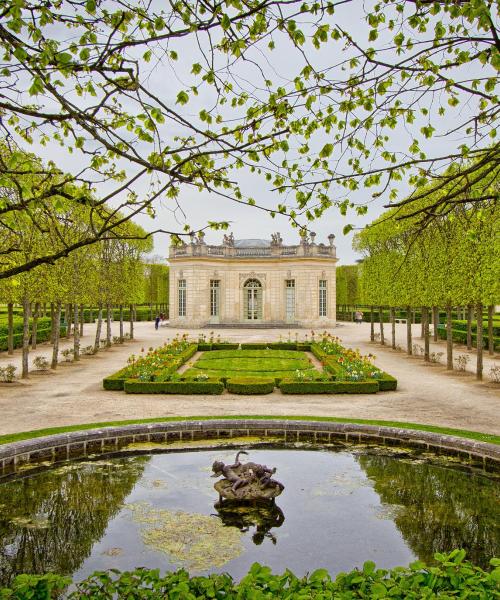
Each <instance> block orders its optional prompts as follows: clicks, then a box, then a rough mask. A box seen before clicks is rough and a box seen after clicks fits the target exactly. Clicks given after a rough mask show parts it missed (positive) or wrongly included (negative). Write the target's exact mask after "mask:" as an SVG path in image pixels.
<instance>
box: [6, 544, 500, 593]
mask: <svg viewBox="0 0 500 600" xmlns="http://www.w3.org/2000/svg"><path fill="white" fill-rule="evenodd" d="M464 557H465V551H464V550H453V551H452V552H451V553H450V554H440V553H436V554H435V555H434V558H435V560H436V563H437V564H435V565H433V566H432V567H431V566H429V567H428V566H427V565H426V564H425V563H423V562H421V561H416V562H414V563H412V564H411V565H410V566H409V567H396V568H394V569H390V570H386V569H377V568H376V565H375V563H373V562H372V561H366V562H365V563H364V564H363V567H362V569H353V570H352V571H349V572H347V573H345V572H343V573H339V574H338V575H337V576H336V577H335V578H332V577H331V576H330V575H329V573H328V571H327V570H326V569H317V570H316V571H313V572H312V573H311V574H308V575H306V576H305V577H300V578H298V577H296V576H295V575H294V574H293V573H292V572H291V571H289V570H286V571H285V573H284V574H279V575H274V574H273V573H272V571H271V569H270V568H269V567H264V566H262V565H260V564H258V563H254V564H253V565H252V566H251V568H250V570H249V572H248V573H247V574H246V575H245V576H244V577H243V578H242V579H241V580H240V581H239V582H238V583H236V582H234V581H233V579H232V577H231V576H230V575H229V574H227V573H222V574H216V573H214V574H211V575H204V576H197V577H190V576H189V573H187V571H185V570H184V569H180V570H179V571H169V572H167V573H165V574H163V575H161V574H160V571H159V569H156V570H149V569H145V568H143V567H141V568H138V569H135V571H126V572H123V573H122V572H120V571H118V570H115V569H113V570H111V571H96V572H95V573H93V574H92V575H90V576H89V577H88V578H87V579H85V580H84V581H81V582H80V583H77V584H76V586H75V589H73V591H71V592H69V594H68V595H67V596H65V597H68V599H69V600H84V599H89V598H92V599H97V598H101V599H103V600H104V599H109V598H130V599H132V598H134V600H147V599H153V598H172V599H174V598H178V599H181V598H185V599H191V598H192V599H194V598H197V599H198V600H208V599H209V598H226V599H227V600H235V599H236V598H240V599H243V598H256V599H257V598H259V599H263V598H273V599H276V600H285V599H287V598H304V599H306V598H310V599H313V598H318V599H319V598H330V599H332V600H341V599H346V600H347V599H351V600H355V599H361V598H365V599H366V600H368V599H372V600H375V599H377V598H379V599H385V598H394V599H396V598H397V599H399V600H417V599H419V598H428V599H429V600H431V599H435V600H438V599H441V600H445V599H451V598H470V599H475V600H483V599H484V600H487V599H493V598H498V580H499V578H500V560H499V559H498V558H493V559H491V561H490V564H491V569H489V570H483V569H481V568H480V567H476V566H474V565H473V564H472V563H470V562H468V561H466V560H464ZM69 583H70V579H69V578H68V577H62V576H59V575H53V574H48V575H18V576H17V577H16V578H15V579H14V581H13V583H12V584H11V587H10V588H4V589H0V598H8V599H9V600H28V599H34V600H35V599H44V600H48V599H49V598H54V597H59V595H58V593H59V592H62V591H63V590H64V589H65V588H66V587H67V586H68V585H69Z"/></svg>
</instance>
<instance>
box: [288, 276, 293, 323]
mask: <svg viewBox="0 0 500 600" xmlns="http://www.w3.org/2000/svg"><path fill="white" fill-rule="evenodd" d="M294 317H295V279H287V280H286V320H287V321H292V320H293V319H294Z"/></svg>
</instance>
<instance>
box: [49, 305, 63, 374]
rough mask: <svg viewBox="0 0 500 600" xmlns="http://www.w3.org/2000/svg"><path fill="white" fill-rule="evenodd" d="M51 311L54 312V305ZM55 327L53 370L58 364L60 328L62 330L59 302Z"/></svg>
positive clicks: (53, 328)
mask: <svg viewBox="0 0 500 600" xmlns="http://www.w3.org/2000/svg"><path fill="white" fill-rule="evenodd" d="M51 310H52V311H53V312H54V303H52V308H51ZM53 319H54V320H53V325H52V331H53V334H52V335H53V342H52V343H53V344H54V345H53V347H52V364H51V365H50V368H51V369H56V368H57V362H58V359H59V335H60V328H61V303H60V302H57V303H56V310H55V313H54V316H53Z"/></svg>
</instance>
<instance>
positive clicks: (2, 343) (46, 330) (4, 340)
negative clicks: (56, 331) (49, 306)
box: [0, 318, 66, 351]
mask: <svg viewBox="0 0 500 600" xmlns="http://www.w3.org/2000/svg"><path fill="white" fill-rule="evenodd" d="M50 325H51V323H50V319H44V318H41V319H38V324H37V331H36V341H37V343H39V344H40V343H42V342H47V341H48V340H50V332H51V326H50ZM31 327H32V326H31V324H30V343H31V341H32V340H31V334H32V330H31ZM3 329H4V328H3V326H0V331H2V330H3ZM14 331H15V333H14V335H13V342H14V348H21V347H22V345H23V333H22V323H21V328H20V331H17V332H16V325H15V324H14ZM65 334H66V326H65V325H61V326H60V336H63V335H65ZM8 348H9V338H8V335H7V334H5V335H3V334H2V335H0V351H4V350H8Z"/></svg>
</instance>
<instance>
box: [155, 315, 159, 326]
mask: <svg viewBox="0 0 500 600" xmlns="http://www.w3.org/2000/svg"><path fill="white" fill-rule="evenodd" d="M159 325H160V315H156V317H155V329H158V326H159Z"/></svg>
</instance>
